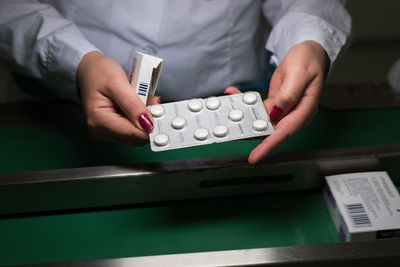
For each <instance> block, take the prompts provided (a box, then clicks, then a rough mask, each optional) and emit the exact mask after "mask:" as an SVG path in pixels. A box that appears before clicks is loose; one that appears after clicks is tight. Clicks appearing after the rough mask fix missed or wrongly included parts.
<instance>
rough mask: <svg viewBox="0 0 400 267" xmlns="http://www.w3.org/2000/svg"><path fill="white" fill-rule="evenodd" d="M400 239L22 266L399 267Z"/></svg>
mask: <svg viewBox="0 0 400 267" xmlns="http://www.w3.org/2000/svg"><path fill="white" fill-rule="evenodd" d="M399 261H400V239H399V238H396V239H386V240H372V241H362V242H351V243H332V244H318V245H304V246H290V247H276V248H257V249H242V250H226V251H212V252H198V253H186V254H171V255H157V256H144V257H131V258H118V259H104V260H94V261H78V262H64V263H48V264H37V265H20V266H19V267H22V266H25V267H27V266H32V267H81V266H87V267H127V266H135V267H166V266H174V267H191V266H293V265H294V266H343V265H344V266H347V265H351V266H354V265H360V266H377V265H381V266H398V265H397V264H398V262H399Z"/></svg>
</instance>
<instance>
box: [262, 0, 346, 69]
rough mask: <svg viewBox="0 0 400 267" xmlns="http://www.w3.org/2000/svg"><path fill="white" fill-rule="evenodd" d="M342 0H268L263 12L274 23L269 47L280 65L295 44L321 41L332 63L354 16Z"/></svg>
mask: <svg viewBox="0 0 400 267" xmlns="http://www.w3.org/2000/svg"><path fill="white" fill-rule="evenodd" d="M343 2H344V1H339V0H284V1H281V0H266V1H265V2H264V4H263V12H264V15H265V17H266V18H267V20H268V21H269V22H270V24H271V25H272V30H271V33H270V35H269V37H268V40H267V44H266V49H267V50H269V51H271V52H272V53H273V57H272V59H273V61H275V63H276V64H279V63H280V62H281V61H282V60H283V58H284V57H285V55H286V53H287V52H288V51H289V49H290V48H291V47H293V46H294V45H296V44H298V43H301V42H303V41H307V40H313V41H316V42H318V43H319V44H320V45H321V46H322V47H323V48H324V49H325V51H326V52H327V54H328V56H329V58H330V60H331V67H332V64H333V63H334V62H335V60H336V59H337V57H338V55H339V54H340V52H341V50H342V49H343V48H344V47H345V46H346V44H347V43H348V40H349V37H350V34H351V17H350V15H349V14H348V12H347V11H346V9H345V7H344V3H343Z"/></svg>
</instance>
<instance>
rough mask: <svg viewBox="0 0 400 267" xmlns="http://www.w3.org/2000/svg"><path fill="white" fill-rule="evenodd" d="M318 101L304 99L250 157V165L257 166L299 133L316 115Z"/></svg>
mask: <svg viewBox="0 0 400 267" xmlns="http://www.w3.org/2000/svg"><path fill="white" fill-rule="evenodd" d="M316 104H317V102H316V99H315V98H314V97H304V98H303V99H301V101H300V103H299V104H298V105H297V106H296V107H295V108H294V109H293V110H292V111H291V112H290V113H289V114H288V115H286V116H285V117H284V118H282V119H281V120H280V121H279V122H278V124H277V125H276V127H275V132H274V133H273V134H272V135H270V136H268V137H267V138H265V139H264V141H263V142H262V143H261V144H259V145H258V146H257V147H256V148H255V149H253V151H252V152H251V153H250V155H249V159H248V161H249V164H250V165H251V166H254V165H256V164H257V163H258V162H259V161H260V160H261V159H263V158H265V157H266V156H267V155H268V154H269V153H271V152H272V151H273V150H275V149H276V148H278V147H279V146H280V145H282V144H283V143H284V142H285V141H287V140H288V139H289V138H290V137H291V136H292V135H293V134H295V133H296V132H298V131H299V130H300V129H301V127H302V126H303V125H304V124H305V123H306V122H307V120H308V119H309V117H310V116H313V115H314V114H315V112H314V110H315V108H316Z"/></svg>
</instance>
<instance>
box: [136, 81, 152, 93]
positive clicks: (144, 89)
mask: <svg viewBox="0 0 400 267" xmlns="http://www.w3.org/2000/svg"><path fill="white" fill-rule="evenodd" d="M148 88H149V85H148V84H147V83H144V82H141V83H140V84H139V91H138V94H139V95H142V96H146V95H147V89H148Z"/></svg>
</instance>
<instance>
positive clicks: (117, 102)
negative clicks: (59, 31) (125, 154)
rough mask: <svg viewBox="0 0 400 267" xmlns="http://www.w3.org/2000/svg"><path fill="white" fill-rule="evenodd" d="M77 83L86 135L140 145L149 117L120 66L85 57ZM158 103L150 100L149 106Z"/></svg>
mask: <svg viewBox="0 0 400 267" xmlns="http://www.w3.org/2000/svg"><path fill="white" fill-rule="evenodd" d="M77 83H78V87H79V89H80V93H81V98H82V104H83V107H84V111H85V114H86V122H87V124H88V127H89V133H90V135H91V136H92V137H93V138H95V139H99V140H104V141H111V142H116V143H119V144H124V145H144V144H145V143H146V142H147V141H148V140H149V136H148V132H150V131H151V130H152V128H153V120H152V117H151V115H150V113H149V111H148V110H147V108H146V106H145V105H144V104H143V102H142V101H141V100H140V98H139V96H138V95H137V93H136V92H135V90H134V89H133V88H132V86H131V85H130V83H129V81H128V78H127V76H126V74H125V72H124V70H123V69H122V68H121V66H120V65H119V64H118V63H117V62H115V61H114V60H113V59H111V58H109V57H106V56H104V55H102V54H101V53H98V52H90V53H88V54H86V55H85V56H84V57H83V58H82V60H81V62H80V63H79V66H78V71H77ZM157 102H160V98H158V97H154V98H152V99H151V101H150V104H155V103H157Z"/></svg>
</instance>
